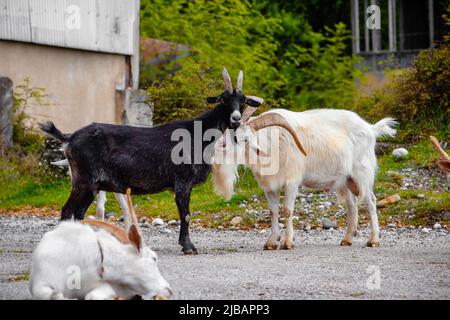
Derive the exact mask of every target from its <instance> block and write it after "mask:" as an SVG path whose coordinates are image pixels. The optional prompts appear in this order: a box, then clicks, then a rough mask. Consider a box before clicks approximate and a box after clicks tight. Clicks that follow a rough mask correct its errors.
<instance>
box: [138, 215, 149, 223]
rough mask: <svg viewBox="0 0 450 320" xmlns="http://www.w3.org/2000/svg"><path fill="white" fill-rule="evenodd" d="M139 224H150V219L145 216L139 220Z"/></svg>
mask: <svg viewBox="0 0 450 320" xmlns="http://www.w3.org/2000/svg"><path fill="white" fill-rule="evenodd" d="M139 222H140V223H149V222H150V218H149V217H147V216H142V217H140V218H139Z"/></svg>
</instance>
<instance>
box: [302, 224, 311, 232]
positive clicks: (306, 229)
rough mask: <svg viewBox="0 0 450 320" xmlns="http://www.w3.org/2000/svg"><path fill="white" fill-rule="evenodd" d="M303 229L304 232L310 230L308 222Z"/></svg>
mask: <svg viewBox="0 0 450 320" xmlns="http://www.w3.org/2000/svg"><path fill="white" fill-rule="evenodd" d="M303 230H305V231H306V232H308V231H311V226H310V225H309V224H307V225H306V226H305V227H304V228H303Z"/></svg>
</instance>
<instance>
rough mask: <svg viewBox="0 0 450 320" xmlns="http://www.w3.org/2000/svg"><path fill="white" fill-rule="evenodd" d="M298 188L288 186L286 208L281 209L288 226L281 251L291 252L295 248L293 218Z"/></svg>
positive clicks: (285, 195) (282, 238)
mask: <svg viewBox="0 0 450 320" xmlns="http://www.w3.org/2000/svg"><path fill="white" fill-rule="evenodd" d="M297 193H298V186H296V185H288V186H286V189H285V192H284V206H283V208H282V209H281V210H282V214H283V215H284V219H285V224H286V233H285V235H284V236H283V237H281V246H280V247H281V249H285V250H291V249H292V248H293V247H294V226H293V225H292V216H293V214H294V205H295V198H296V197H297Z"/></svg>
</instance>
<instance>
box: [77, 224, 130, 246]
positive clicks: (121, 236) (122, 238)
mask: <svg viewBox="0 0 450 320" xmlns="http://www.w3.org/2000/svg"><path fill="white" fill-rule="evenodd" d="M81 222H82V223H85V224H88V225H91V226H94V227H97V228H100V229H104V230H106V231H108V232H109V233H110V234H111V235H112V236H113V237H114V238H116V239H117V240H119V242H121V243H123V244H131V242H130V239H128V233H127V232H126V231H125V230H123V229H122V228H119V227H117V226H115V225H112V224H110V223H107V222H105V221H100V220H82V221H81Z"/></svg>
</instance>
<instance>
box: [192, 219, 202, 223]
mask: <svg viewBox="0 0 450 320" xmlns="http://www.w3.org/2000/svg"><path fill="white" fill-rule="evenodd" d="M192 222H194V223H200V222H202V219H194V220H192Z"/></svg>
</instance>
